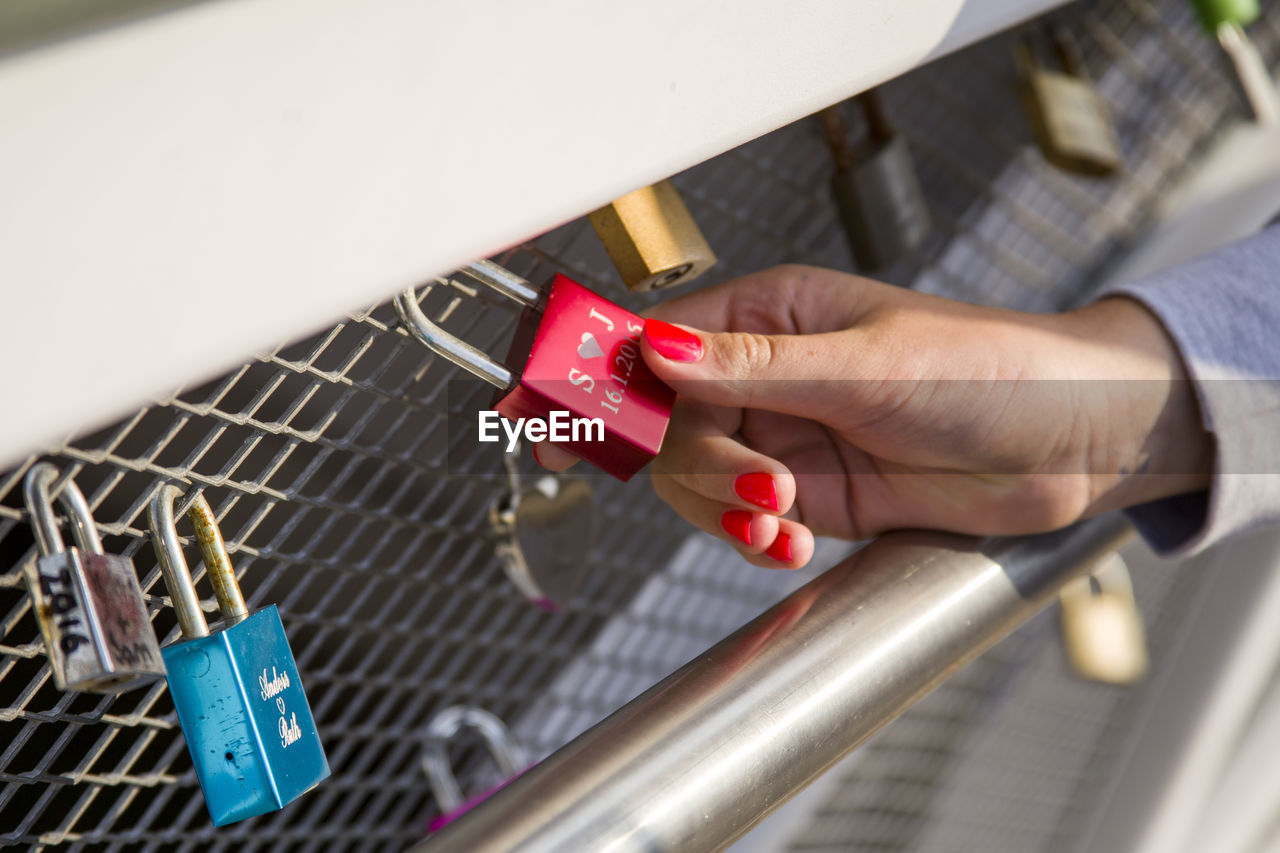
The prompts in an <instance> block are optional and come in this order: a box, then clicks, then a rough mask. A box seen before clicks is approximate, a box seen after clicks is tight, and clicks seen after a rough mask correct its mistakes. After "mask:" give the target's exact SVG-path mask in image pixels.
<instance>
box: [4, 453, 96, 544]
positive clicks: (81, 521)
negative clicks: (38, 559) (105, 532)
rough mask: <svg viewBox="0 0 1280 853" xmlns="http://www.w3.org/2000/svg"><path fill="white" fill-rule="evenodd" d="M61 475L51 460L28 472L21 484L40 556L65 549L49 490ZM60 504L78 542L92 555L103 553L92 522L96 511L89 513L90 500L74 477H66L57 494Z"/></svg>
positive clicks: (73, 536)
mask: <svg viewBox="0 0 1280 853" xmlns="http://www.w3.org/2000/svg"><path fill="white" fill-rule="evenodd" d="M57 478H58V469H57V468H55V467H54V466H53V465H51V464H49V463H48V462H41V463H39V464H37V465H35V466H34V467H33V468H32V469H31V470H30V471H28V472H27V477H26V480H25V481H23V484H22V496H23V500H24V501H25V502H26V505H27V512H28V513H30V514H31V529H32V530H33V531H34V532H35V537H36V547H37V548H39V549H40V556H42V557H50V556H53V555H54V554H61V553H62V552H63V551H65V550H66V546H64V545H63V544H62V534H60V533H59V532H58V519H57V517H56V516H54V514H53V500H52V499H51V498H50V497H49V489H50V487H52V486H53V481H54V480H56V479H57ZM57 500H58V503H60V504H62V508H63V509H65V510H66V511H67V517H68V519H70V521H71V537H72V538H73V539H74V540H75V543H76V545H77V546H78V547H79V548H80V549H81V550H82V551H87V552H88V553H90V554H101V553H102V539H101V537H99V536H98V526H97V525H96V524H94V523H93V514H92V513H90V512H89V503H88V501H86V500H85V499H84V493H83V492H81V491H80V488H79V487H78V486H77V485H76V484H75V481H74V480H67V482H66V483H64V484H63V486H62V492H61V493H59V495H58V498H57Z"/></svg>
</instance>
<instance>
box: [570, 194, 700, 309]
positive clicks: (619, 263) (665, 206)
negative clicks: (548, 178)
mask: <svg viewBox="0 0 1280 853" xmlns="http://www.w3.org/2000/svg"><path fill="white" fill-rule="evenodd" d="M587 218H588V219H590V220H591V227H593V228H595V230H596V234H597V235H599V237H600V240H601V242H603V243H604V248H605V250H606V251H607V252H608V253H609V257H610V258H611V259H612V260H613V265H614V266H616V267H617V268H618V272H619V273H620V274H621V275H622V281H623V283H624V284H626V286H627V289H628V290H653V289H655V288H659V287H673V286H675V285H677V284H684V283H685V282H689V281H693V280H694V279H695V278H697V277H698V276H700V275H702V274H703V273H704V272H706V271H707V270H709V269H711V266H712V265H713V264H714V263H715V262H716V256H715V253H713V252H712V251H711V246H709V245H708V244H707V239H706V238H705V237H703V236H702V232H701V231H699V230H698V224H697V223H696V222H694V221H693V216H691V215H690V214H689V208H687V207H685V206H684V200H683V199H681V198H680V193H679V192H677V191H676V188H675V186H674V185H673V184H672V183H671V182H670V181H662V182H661V183H657V184H654V185H653V186H650V187H642V188H641V189H638V190H635V191H634V192H629V193H627V194H626V195H624V196H623V197H622V198H620V199H617V200H616V201H613V202H612V203H610V204H607V205H605V206H604V207H602V208H600V209H599V210H597V211H595V212H594V213H592V214H590V215H589V216H588V217H587Z"/></svg>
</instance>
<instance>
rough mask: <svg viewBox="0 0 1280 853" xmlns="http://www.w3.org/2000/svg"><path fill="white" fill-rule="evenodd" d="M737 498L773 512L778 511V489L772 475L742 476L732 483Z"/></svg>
mask: <svg viewBox="0 0 1280 853" xmlns="http://www.w3.org/2000/svg"><path fill="white" fill-rule="evenodd" d="M733 490H734V491H735V492H737V493H738V497H740V498H742V499H743V500H744V501H749V502H750V503H753V504H755V505H756V506H762V507H764V508H765V509H767V510H772V511H773V512H777V511H778V489H777V487H776V486H774V484H773V475H772V474H743V475H742V476H740V477H738V479H736V480H734V481H733Z"/></svg>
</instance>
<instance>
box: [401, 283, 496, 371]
mask: <svg viewBox="0 0 1280 853" xmlns="http://www.w3.org/2000/svg"><path fill="white" fill-rule="evenodd" d="M430 287H431V285H427V288H428V289H430ZM395 306H396V313H397V314H399V315H400V321H401V322H402V323H404V327H405V329H407V330H408V332H409V334H411V335H413V336H414V337H415V338H417V339H418V340H419V341H421V342H422V343H423V344H425V345H426V347H427V349H429V350H431V351H432V352H434V353H435V354H436V355H438V356H440V357H441V358H444V359H447V360H449V361H451V362H453V363H454V364H456V365H457V366H458V367H461V368H462V369H463V370H465V371H467V372H468V373H470V374H472V375H474V376H479V377H480V378H481V379H483V380H484V381H485V382H488V383H489V384H490V385H493V386H494V387H496V388H498V389H499V390H502V391H505V390H507V389H508V388H510V387H511V381H512V374H511V371H510V370H508V369H507V368H506V367H505V366H504V365H503V364H502V363H501V362H499V361H498V360H497V359H495V358H493V357H492V356H490V355H489V354H488V353H486V352H484V351H483V350H480V349H477V348H476V347H474V346H472V345H471V344H469V343H467V342H466V341H464V340H461V339H459V338H458V337H457V336H455V335H451V334H449V333H448V332H446V331H445V330H444V329H442V328H440V327H439V326H438V325H437V324H435V323H433V322H432V321H431V320H429V319H427V315H426V314H424V313H422V308H420V307H419V306H418V295H417V293H416V292H415V291H414V290H413V289H412V288H411V289H409V290H406V291H405V292H404V293H401V294H400V295H399V296H397V297H396V299H395Z"/></svg>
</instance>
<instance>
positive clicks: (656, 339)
mask: <svg viewBox="0 0 1280 853" xmlns="http://www.w3.org/2000/svg"><path fill="white" fill-rule="evenodd" d="M644 339H645V340H646V341H648V342H649V346H651V347H653V349H654V351H655V352H657V353H658V355H660V356H662V357H663V358H669V359H671V360H672V361H697V360H698V359H700V358H702V339H701V338H699V337H698V336H697V335H695V334H694V333H693V332H686V331H685V330H684V329H682V328H680V327H679V326H673V325H671V324H670V323H664V322H662V321H661V320H645V321H644Z"/></svg>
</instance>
